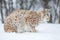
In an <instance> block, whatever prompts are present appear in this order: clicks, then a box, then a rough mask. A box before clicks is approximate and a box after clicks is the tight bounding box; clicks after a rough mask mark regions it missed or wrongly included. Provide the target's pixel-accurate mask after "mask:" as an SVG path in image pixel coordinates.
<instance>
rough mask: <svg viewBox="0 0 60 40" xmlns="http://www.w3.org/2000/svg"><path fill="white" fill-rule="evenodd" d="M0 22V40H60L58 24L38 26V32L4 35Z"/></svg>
mask: <svg viewBox="0 0 60 40" xmlns="http://www.w3.org/2000/svg"><path fill="white" fill-rule="evenodd" d="M3 27H4V26H3V24H2V23H1V22H0V40H60V24H47V23H46V24H40V25H39V26H38V27H36V30H38V32H36V33H30V32H24V33H6V32H4V29H3Z"/></svg>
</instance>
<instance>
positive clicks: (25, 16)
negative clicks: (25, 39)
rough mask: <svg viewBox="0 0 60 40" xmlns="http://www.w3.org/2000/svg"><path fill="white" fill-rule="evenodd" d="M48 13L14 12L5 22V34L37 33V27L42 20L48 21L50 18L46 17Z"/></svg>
mask: <svg viewBox="0 0 60 40" xmlns="http://www.w3.org/2000/svg"><path fill="white" fill-rule="evenodd" d="M46 12H48V11H45V13H44V11H39V12H34V11H30V10H16V11H14V12H12V13H11V14H10V15H9V16H7V18H6V19H5V20H4V31H5V32H25V31H28V32H36V30H35V27H36V26H37V25H38V24H39V23H40V21H41V20H44V19H45V20H47V21H49V20H48V19H49V18H50V17H49V16H48V15H47V16H46V17H45V15H46V14H47V13H46Z"/></svg>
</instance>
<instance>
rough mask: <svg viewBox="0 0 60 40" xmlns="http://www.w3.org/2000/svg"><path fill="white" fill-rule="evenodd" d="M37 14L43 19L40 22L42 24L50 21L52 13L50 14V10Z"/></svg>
mask: <svg viewBox="0 0 60 40" xmlns="http://www.w3.org/2000/svg"><path fill="white" fill-rule="evenodd" d="M37 13H38V15H39V16H40V19H41V21H40V22H41V23H45V22H49V21H50V12H49V9H45V10H42V11H38V12H37Z"/></svg>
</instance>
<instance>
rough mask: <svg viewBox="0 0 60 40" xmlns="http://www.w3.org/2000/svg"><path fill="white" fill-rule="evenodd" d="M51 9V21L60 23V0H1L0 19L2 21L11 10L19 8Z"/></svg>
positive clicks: (33, 9)
mask: <svg viewBox="0 0 60 40" xmlns="http://www.w3.org/2000/svg"><path fill="white" fill-rule="evenodd" d="M45 8H47V9H50V13H51V14H50V23H60V0H0V20H1V21H2V23H3V22H4V19H5V18H6V17H7V16H8V15H9V13H10V12H12V11H14V10H17V9H26V10H32V11H38V10H41V9H45Z"/></svg>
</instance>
